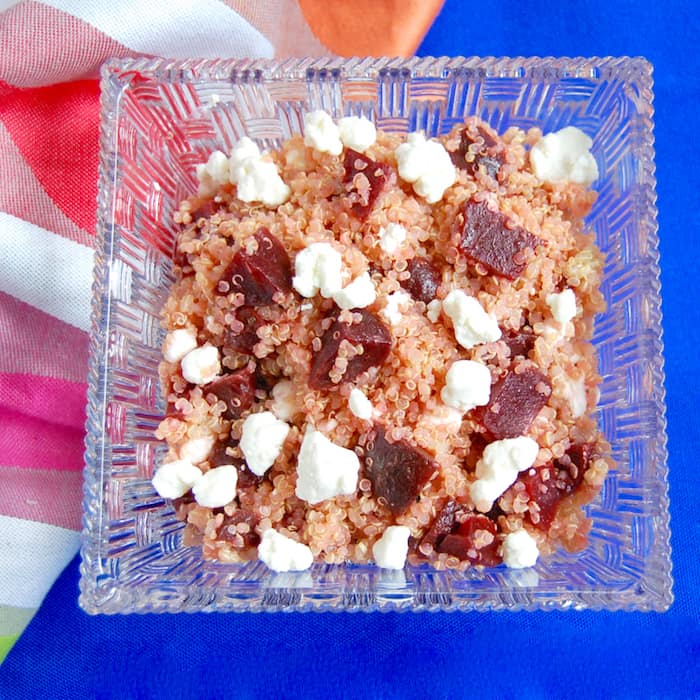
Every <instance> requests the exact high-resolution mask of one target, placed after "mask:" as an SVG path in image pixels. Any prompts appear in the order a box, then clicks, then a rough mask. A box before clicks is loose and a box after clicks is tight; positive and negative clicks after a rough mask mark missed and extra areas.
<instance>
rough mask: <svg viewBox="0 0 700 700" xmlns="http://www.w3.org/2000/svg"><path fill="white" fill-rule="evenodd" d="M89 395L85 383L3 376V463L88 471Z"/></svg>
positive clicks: (0, 407) (0, 396) (0, 441)
mask: <svg viewBox="0 0 700 700" xmlns="http://www.w3.org/2000/svg"><path fill="white" fill-rule="evenodd" d="M85 392H86V386H85V384H75V383H73V382H65V381H62V380H60V379H51V378H48V377H37V376H33V375H27V374H6V373H3V374H0V425H2V430H0V464H11V465H13V466H16V467H32V468H42V469H57V470H78V469H82V466H83V451H84V446H83V438H84V425H85V401H86V398H85Z"/></svg>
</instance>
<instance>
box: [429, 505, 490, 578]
mask: <svg viewBox="0 0 700 700" xmlns="http://www.w3.org/2000/svg"><path fill="white" fill-rule="evenodd" d="M496 533H497V527H496V523H494V522H493V520H489V518H487V517H486V516H485V515H470V516H468V517H467V518H465V519H464V521H463V522H462V523H461V524H460V526H459V527H458V529H457V531H456V532H454V533H451V534H449V535H446V536H445V538H444V539H443V540H442V542H441V543H440V544H439V545H438V548H437V551H438V552H441V553H445V554H449V555H451V556H453V557H457V559H460V560H461V561H466V560H468V561H470V562H471V563H472V564H475V565H479V566H496V565H497V564H500V563H501V557H500V556H499V554H498V540H497V539H496Z"/></svg>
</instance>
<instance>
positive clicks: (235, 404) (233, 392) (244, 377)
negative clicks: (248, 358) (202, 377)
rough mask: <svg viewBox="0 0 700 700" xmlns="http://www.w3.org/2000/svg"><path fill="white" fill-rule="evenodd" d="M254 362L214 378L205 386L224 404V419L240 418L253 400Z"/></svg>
mask: <svg viewBox="0 0 700 700" xmlns="http://www.w3.org/2000/svg"><path fill="white" fill-rule="evenodd" d="M254 372H255V364H254V363H252V362H251V363H250V364H248V365H247V366H246V367H243V368H241V369H237V370H235V371H233V372H229V373H228V374H225V375H224V376H223V377H221V378H220V379H216V380H215V381H213V382H212V383H211V384H209V386H208V387H207V392H209V393H211V394H214V395H215V396H216V398H217V399H219V400H220V401H223V402H224V403H225V404H226V410H225V411H224V413H223V417H224V418H226V420H235V419H236V418H240V417H241V414H242V413H243V411H247V410H248V409H249V408H250V407H251V406H252V405H253V401H254V400H255V377H254Z"/></svg>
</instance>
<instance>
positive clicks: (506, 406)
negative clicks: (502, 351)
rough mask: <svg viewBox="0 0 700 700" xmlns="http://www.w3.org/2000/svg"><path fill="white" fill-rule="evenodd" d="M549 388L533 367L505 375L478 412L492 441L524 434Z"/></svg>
mask: <svg viewBox="0 0 700 700" xmlns="http://www.w3.org/2000/svg"><path fill="white" fill-rule="evenodd" d="M540 385H541V386H540ZM538 387H539V388H538ZM551 388H552V385H551V383H550V381H549V378H548V377H547V376H546V375H545V374H543V373H542V372H540V370H539V369H536V368H535V367H527V368H525V369H524V370H523V371H522V372H519V373H516V372H513V371H510V372H508V373H507V374H506V376H505V377H503V379H500V380H499V381H498V382H496V384H494V386H492V387H491V398H490V400H489V403H488V404H487V405H486V406H485V407H484V409H483V411H481V423H482V425H483V426H484V427H485V428H486V430H488V431H489V433H491V435H492V436H493V437H494V438H495V439H496V440H502V439H503V438H513V437H518V436H519V435H524V434H525V433H526V432H527V429H528V428H529V427H530V424H531V423H532V421H533V420H534V419H535V416H536V415H537V414H538V413H539V412H540V410H541V409H542V407H543V406H544V405H545V404H546V403H547V399H548V398H549V394H550V393H551Z"/></svg>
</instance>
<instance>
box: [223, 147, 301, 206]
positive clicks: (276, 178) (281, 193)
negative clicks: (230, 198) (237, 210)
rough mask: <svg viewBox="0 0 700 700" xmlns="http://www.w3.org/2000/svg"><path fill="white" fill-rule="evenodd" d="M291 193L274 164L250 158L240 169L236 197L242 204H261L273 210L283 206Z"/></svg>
mask: <svg viewBox="0 0 700 700" xmlns="http://www.w3.org/2000/svg"><path fill="white" fill-rule="evenodd" d="M291 192H292V191H291V190H290V189H289V186H288V185H287V184H285V182H284V180H282V178H281V177H280V174H279V173H278V172H277V167H276V166H275V164H274V163H271V162H269V161H266V160H253V159H252V158H250V159H248V160H247V161H245V163H243V165H242V166H241V168H240V172H239V178H238V190H237V196H238V199H240V200H241V201H242V202H262V203H263V204H264V205H265V206H266V207H269V208H270V209H274V208H275V207H278V206H279V205H280V204H284V203H285V202H286V201H287V200H288V199H289V195H290V194H291Z"/></svg>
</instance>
